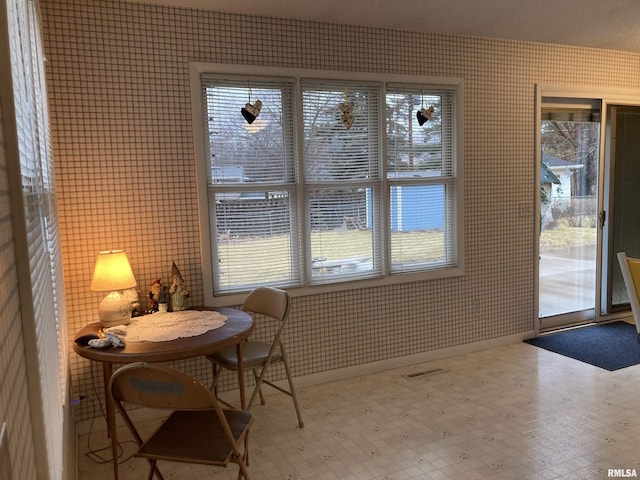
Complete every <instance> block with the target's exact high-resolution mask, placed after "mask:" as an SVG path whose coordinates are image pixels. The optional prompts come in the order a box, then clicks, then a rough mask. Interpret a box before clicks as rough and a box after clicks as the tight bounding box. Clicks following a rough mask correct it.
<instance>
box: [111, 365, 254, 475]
mask: <svg viewBox="0 0 640 480" xmlns="http://www.w3.org/2000/svg"><path fill="white" fill-rule="evenodd" d="M109 394H110V395H111V398H112V400H113V402H114V404H115V406H116V408H117V409H118V411H119V412H120V414H121V415H122V418H123V419H124V422H125V424H126V425H127V427H128V428H129V430H130V431H131V434H132V435H133V436H134V438H135V441H136V442H137V444H138V450H137V452H136V453H135V456H137V457H143V458H146V459H148V461H149V464H150V470H149V476H148V479H149V480H151V478H152V477H153V475H154V473H155V474H156V476H157V477H158V478H160V479H162V478H163V477H162V474H161V473H160V470H159V469H158V466H157V461H158V460H166V461H172V462H186V463H197V464H204V465H214V466H220V467H226V466H227V465H228V464H230V463H235V464H237V465H238V467H239V471H238V480H239V479H241V478H243V479H245V480H250V479H249V472H248V470H247V465H248V464H249V461H248V460H249V459H248V437H249V429H250V427H251V424H252V422H253V415H252V414H251V412H249V411H246V410H227V409H223V408H222V407H221V405H220V403H219V402H218V400H217V398H216V396H215V395H213V394H212V393H211V391H210V390H209V389H208V388H207V387H206V386H204V385H202V384H201V383H199V382H198V381H196V380H195V379H194V378H192V377H190V376H189V375H186V374H185V373H182V372H180V371H178V370H176V369H174V368H171V367H168V366H166V365H160V364H147V363H141V362H137V363H132V364H129V365H126V366H124V367H121V368H120V369H118V370H117V371H116V372H115V373H114V374H113V375H112V377H111V380H110V382H109ZM124 402H126V403H130V404H136V405H142V406H145V407H149V408H159V409H170V410H173V412H172V413H171V414H170V415H169V416H168V418H167V419H166V420H164V422H163V423H162V425H161V426H160V427H159V428H158V429H157V430H156V431H155V432H154V433H153V434H152V435H151V436H149V437H148V438H146V439H143V437H142V436H141V435H140V433H139V432H138V429H136V427H135V425H134V423H133V421H132V420H131V418H130V416H129V414H128V412H127V410H126V409H125V408H124V405H123V403H124ZM115 430H117V428H116V429H115ZM111 435H112V441H114V442H116V441H117V439H116V431H113V432H111ZM243 443H244V446H243ZM114 461H115V459H114ZM116 468H117V467H116ZM116 472H117V470H116Z"/></svg>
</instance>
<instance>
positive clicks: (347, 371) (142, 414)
mask: <svg viewBox="0 0 640 480" xmlns="http://www.w3.org/2000/svg"><path fill="white" fill-rule="evenodd" d="M534 336H535V334H534V331H533V330H531V331H529V332H525V333H519V334H516V335H508V336H505V337H498V338H492V339H490V340H485V341H482V342H474V343H467V344H464V345H456V346H455V347H449V348H443V349H440V350H432V351H429V352H423V353H416V354H413V355H405V356H402V357H396V358H389V359H386V360H380V361H378V362H370V363H364V364H362V365H354V366H352V367H345V368H338V369H335V370H328V371H326V372H320V373H313V374H311V375H304V376H302V377H296V378H295V379H294V382H295V386H296V389H300V388H304V387H310V386H313V385H320V384H323V383H327V382H335V381H337V380H344V379H348V378H354V377H359V376H362V375H370V374H373V373H377V372H382V371H384V370H391V369H394V368H401V367H408V366H411V365H415V364H417V363H425V362H432V361H434V360H441V359H443V358H450V357H455V356H459V355H465V354H468V353H473V352H479V351H482V350H488V349H490V348H495V347H500V346H504V345H510V344H513V343H518V342H521V341H523V340H526V339H528V338H532V337H534ZM274 383H276V385H280V386H282V387H284V386H285V385H286V380H284V381H279V382H274ZM269 390H270V389H267V390H266V391H265V394H267V393H268V392H269ZM247 395H250V391H249V389H247ZM220 397H221V398H222V399H223V400H225V401H227V402H237V401H239V400H240V394H239V393H238V391H237V390H234V391H231V392H223V393H221V394H220ZM247 400H248V398H247ZM130 415H131V418H132V420H134V421H145V420H152V419H156V418H159V417H161V416H163V412H162V411H158V410H151V409H147V408H142V409H137V410H133V411H132V412H131V413H130ZM119 421H120V416H118V422H119ZM118 424H119V423H118ZM90 429H93V430H94V431H100V430H106V421H105V419H104V418H102V417H100V418H95V419H94V421H93V426H92V421H91V420H83V421H80V422H78V423H77V431H78V435H83V434H86V433H88V432H89V430H90Z"/></svg>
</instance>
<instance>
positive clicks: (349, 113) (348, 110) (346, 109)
mask: <svg viewBox="0 0 640 480" xmlns="http://www.w3.org/2000/svg"><path fill="white" fill-rule="evenodd" d="M354 106H355V104H354V103H353V102H342V103H340V104H339V105H338V108H340V111H341V112H342V115H341V116H340V120H342V123H343V125H344V126H345V127H346V129H347V130H349V129H350V128H351V125H353V122H354V121H355V119H356V117H354V116H353V107H354Z"/></svg>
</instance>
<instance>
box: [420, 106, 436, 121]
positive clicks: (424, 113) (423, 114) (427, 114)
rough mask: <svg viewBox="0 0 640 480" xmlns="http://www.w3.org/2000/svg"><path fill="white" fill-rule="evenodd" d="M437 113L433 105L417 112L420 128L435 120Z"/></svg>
mask: <svg viewBox="0 0 640 480" xmlns="http://www.w3.org/2000/svg"><path fill="white" fill-rule="evenodd" d="M435 111H436V109H435V108H433V105H431V106H430V107H429V108H424V107H422V108H421V109H420V110H418V111H417V112H416V117H418V123H419V124H420V126H422V125H424V122H426V121H427V120H431V119H433V114H434V112H435Z"/></svg>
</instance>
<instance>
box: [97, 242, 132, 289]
mask: <svg viewBox="0 0 640 480" xmlns="http://www.w3.org/2000/svg"><path fill="white" fill-rule="evenodd" d="M136 284H137V282H136V278H135V277H134V276H133V271H132V270H131V265H130V264H129V259H128V258H127V254H126V253H125V252H124V250H106V251H104V252H99V253H98V256H97V257H96V267H95V268H94V270H93V278H92V279H91V287H90V288H91V290H92V291H94V292H112V291H114V290H124V289H126V288H132V287H135V286H136Z"/></svg>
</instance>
